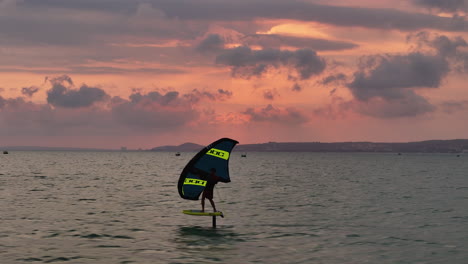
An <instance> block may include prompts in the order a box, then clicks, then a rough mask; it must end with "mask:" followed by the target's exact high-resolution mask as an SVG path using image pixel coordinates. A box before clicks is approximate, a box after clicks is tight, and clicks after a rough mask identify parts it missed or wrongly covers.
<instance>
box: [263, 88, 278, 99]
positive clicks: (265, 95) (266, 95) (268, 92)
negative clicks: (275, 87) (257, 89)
mask: <svg viewBox="0 0 468 264" xmlns="http://www.w3.org/2000/svg"><path fill="white" fill-rule="evenodd" d="M275 97H276V93H275V92H274V91H272V90H265V91H263V98H265V99H267V100H271V101H273V100H274V99H275Z"/></svg>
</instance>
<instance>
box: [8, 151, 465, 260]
mask: <svg viewBox="0 0 468 264" xmlns="http://www.w3.org/2000/svg"><path fill="white" fill-rule="evenodd" d="M194 154H195V153H182V154H181V156H179V157H176V156H175V155H174V153H157V152H60V151H58V152H44V151H38V152H10V154H8V155H2V156H0V263H2V264H11V263H98V264H101V263H102V264H104V263H106V264H107V263H108V264H115V263H118V264H124V263H138V264H140V263H327V264H335V263H336V264H338V263H339V264H342V263H356V264H357V263H379V264H381V263H408V264H409V263H411V264H413V263H450V264H456V263H468V251H467V247H468V156H463V155H461V156H460V157H457V155H455V154H406V153H403V154H402V155H397V154H395V153H386V154H384V153H247V157H241V154H240V153H237V152H233V153H232V155H231V160H230V174H231V180H232V182H231V183H227V184H225V183H219V184H218V185H217V187H216V188H215V193H214V194H215V201H216V203H217V208H218V209H219V210H222V211H223V212H224V213H225V218H219V217H218V218H217V228H216V229H214V228H212V222H211V221H212V219H211V217H204V216H191V215H185V214H182V210H185V209H199V208H200V203H199V201H188V200H183V199H181V198H180V197H179V195H178V193H177V187H176V186H177V181H178V177H179V174H180V172H181V171H182V169H183V167H184V166H185V164H186V163H187V162H188V161H189V160H190V159H191V158H192V156H193V155H194ZM207 204H208V206H209V203H207ZM208 208H210V207H208Z"/></svg>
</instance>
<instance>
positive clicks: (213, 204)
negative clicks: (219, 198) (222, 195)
mask: <svg viewBox="0 0 468 264" xmlns="http://www.w3.org/2000/svg"><path fill="white" fill-rule="evenodd" d="M209 200H210V203H211V206H213V210H214V211H215V212H216V206H215V202H214V201H213V199H209Z"/></svg>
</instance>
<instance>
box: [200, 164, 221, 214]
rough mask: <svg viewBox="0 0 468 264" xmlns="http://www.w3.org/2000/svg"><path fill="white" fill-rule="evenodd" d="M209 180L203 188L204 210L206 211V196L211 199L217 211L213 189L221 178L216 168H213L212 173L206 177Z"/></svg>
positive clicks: (202, 203)
mask: <svg viewBox="0 0 468 264" xmlns="http://www.w3.org/2000/svg"><path fill="white" fill-rule="evenodd" d="M204 180H206V181H207V183H206V186H205V189H204V190H203V193H202V197H201V205H202V212H205V198H206V199H208V201H210V203H211V206H213V210H214V212H216V205H215V203H214V201H213V190H214V187H215V185H216V184H217V183H218V182H219V181H220V180H221V178H220V177H219V176H217V175H216V169H215V168H211V169H210V174H208V176H206V178H205V179H204Z"/></svg>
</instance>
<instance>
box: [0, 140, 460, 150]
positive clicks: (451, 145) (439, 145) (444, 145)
mask: <svg viewBox="0 0 468 264" xmlns="http://www.w3.org/2000/svg"><path fill="white" fill-rule="evenodd" d="M204 147H205V146H204V145H199V144H195V143H184V144H181V145H178V146H160V147H155V148H151V149H127V148H125V147H121V148H120V149H100V148H67V147H38V146H3V147H0V151H10V152H11V151H93V152H106V151H107V152H137V151H154V152H193V151H199V150H201V149H202V148H204ZM234 151H236V152H384V153H391V152H395V153H468V139H452V140H426V141H415V142H406V143H380V142H335V143H322V142H268V143H258V144H240V145H238V146H236V147H235V148H234Z"/></svg>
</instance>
